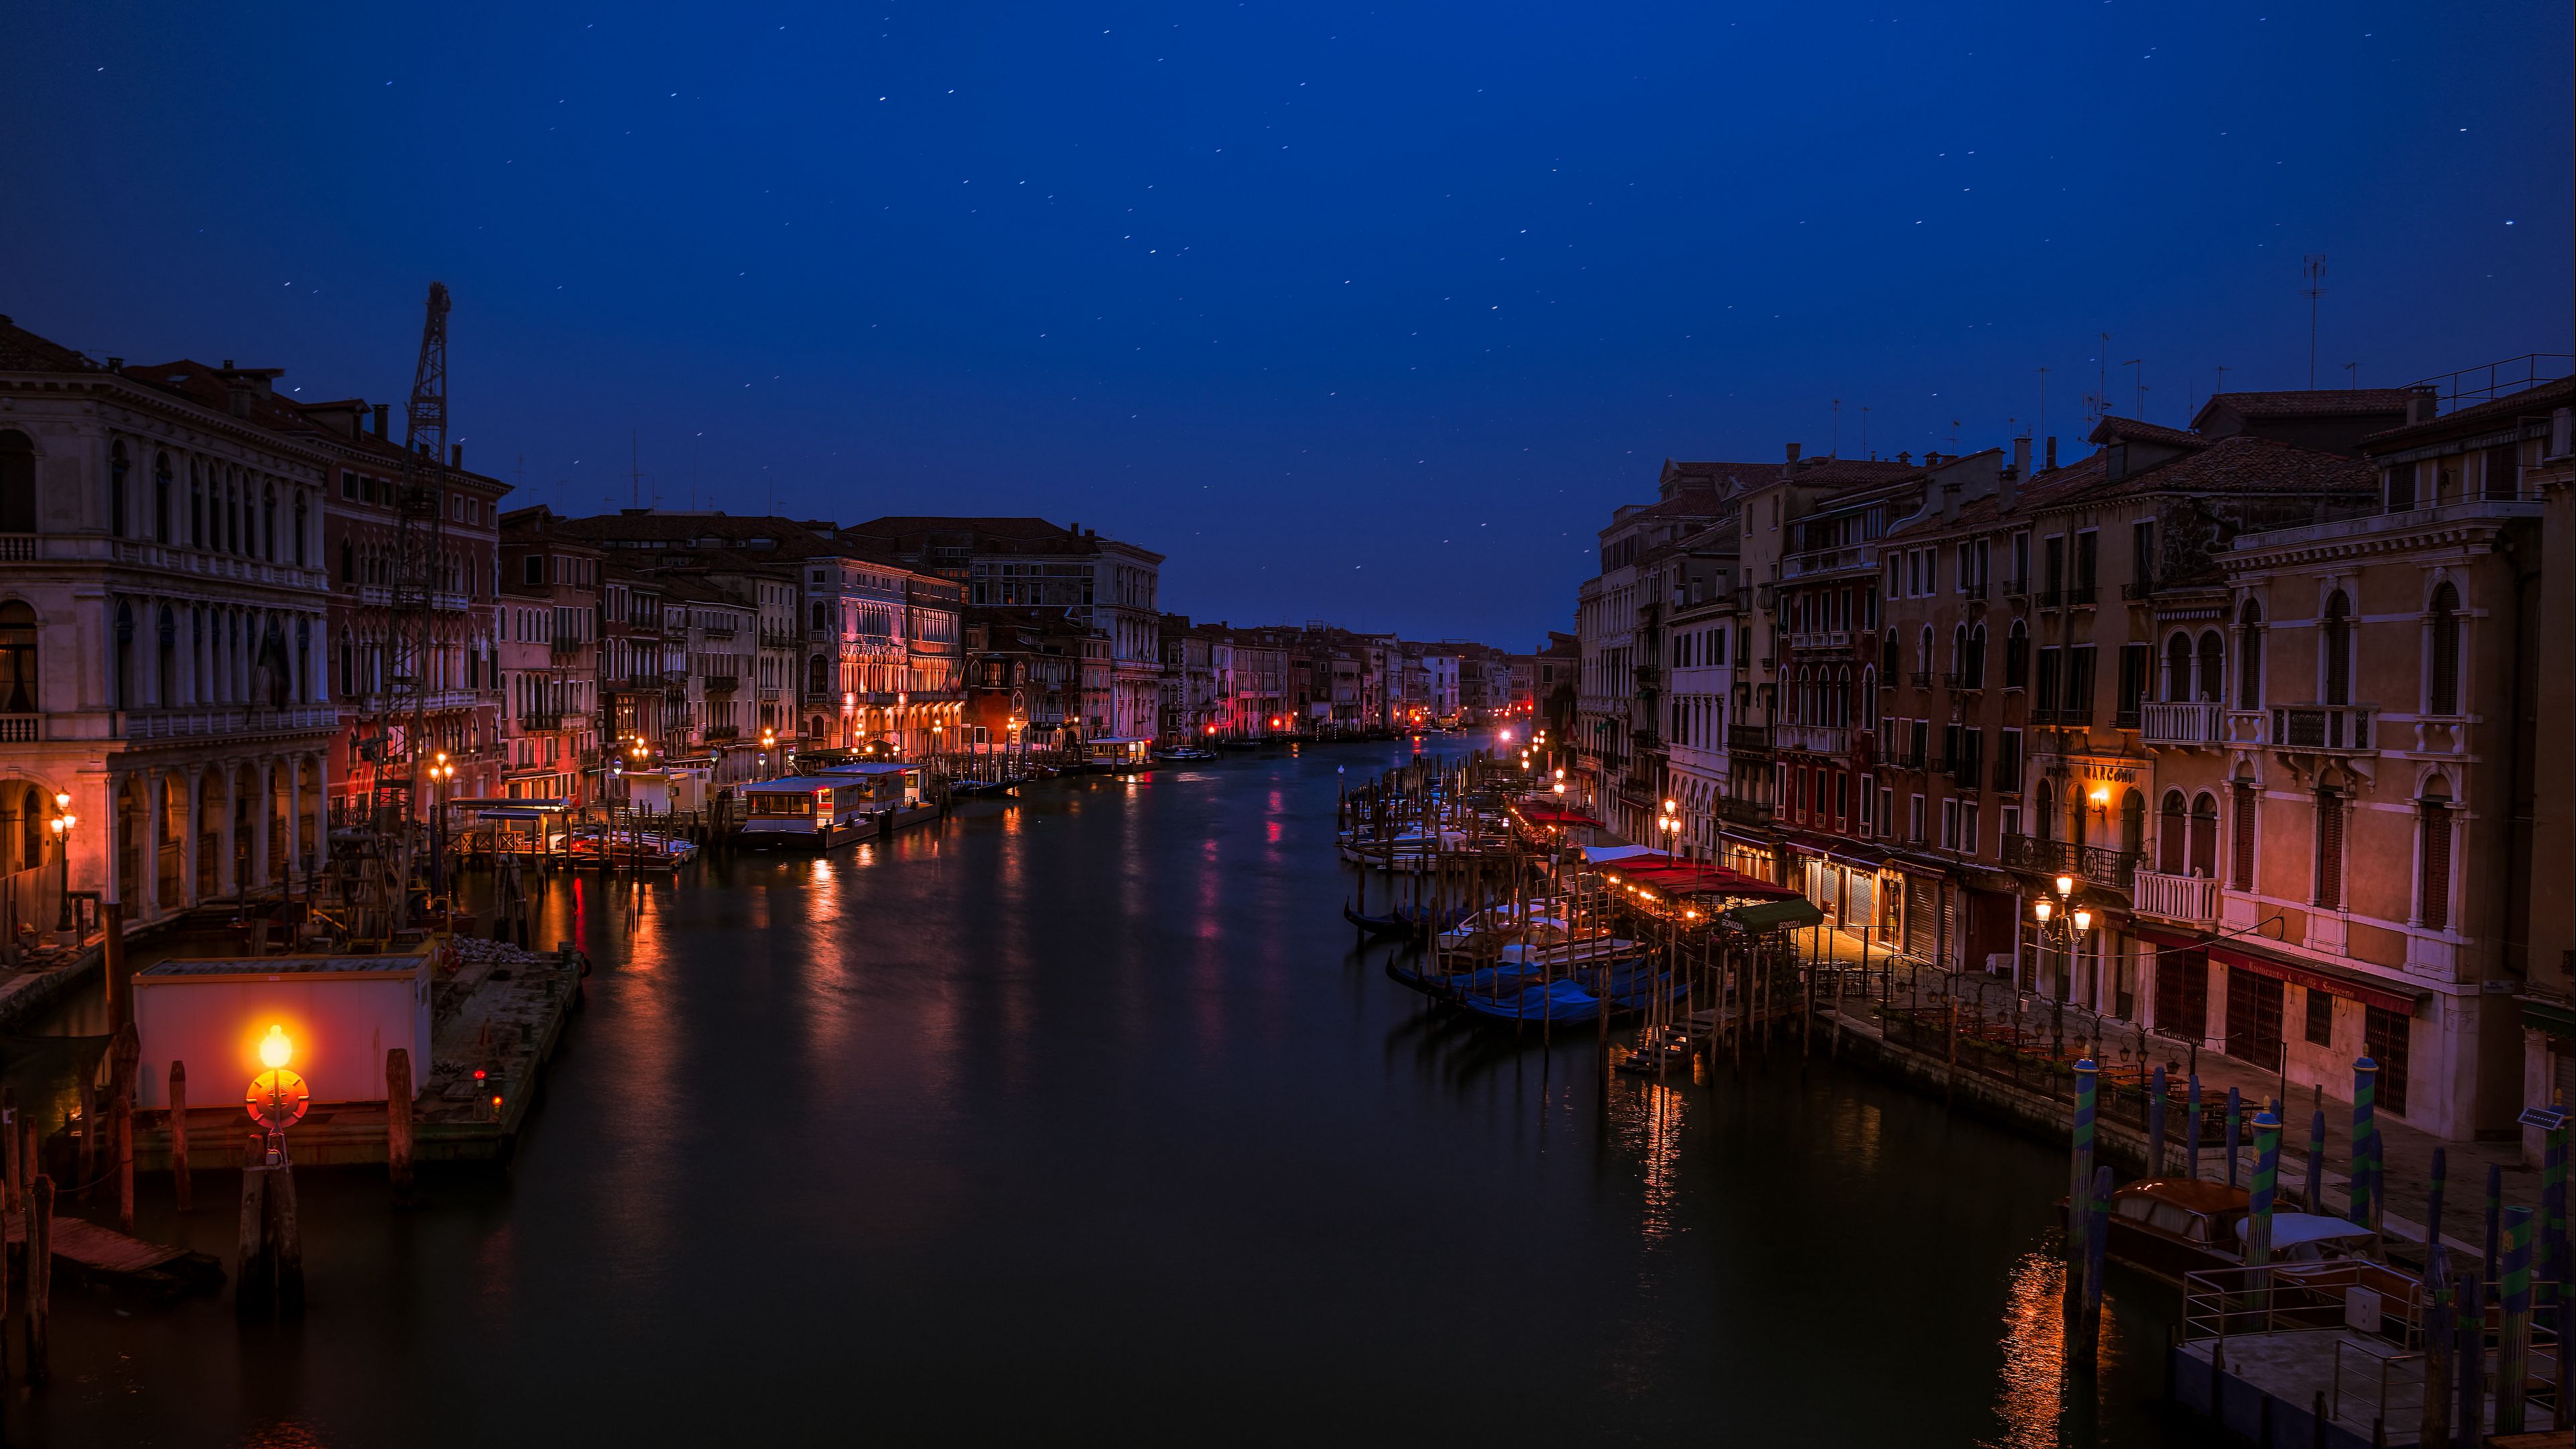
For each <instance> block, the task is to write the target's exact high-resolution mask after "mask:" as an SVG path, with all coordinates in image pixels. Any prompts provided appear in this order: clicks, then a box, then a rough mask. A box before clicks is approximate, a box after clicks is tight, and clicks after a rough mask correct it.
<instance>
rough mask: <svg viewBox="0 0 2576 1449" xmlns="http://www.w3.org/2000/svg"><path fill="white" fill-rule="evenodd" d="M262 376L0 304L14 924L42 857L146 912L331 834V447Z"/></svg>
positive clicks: (323, 852)
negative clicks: (110, 353)
mask: <svg viewBox="0 0 2576 1449" xmlns="http://www.w3.org/2000/svg"><path fill="white" fill-rule="evenodd" d="M277 376H278V372H277V370H275V369H270V368H236V367H234V366H232V365H231V364H230V363H229V362H227V363H226V364H225V365H223V366H222V367H208V366H205V365H204V364H201V363H197V362H192V361H182V362H174V363H168V364H163V365H160V366H156V367H138V368H127V367H125V366H123V364H122V362H121V360H119V359H114V358H110V359H108V360H107V361H106V362H105V363H104V364H102V363H99V362H94V361H92V360H91V359H89V358H87V357H85V356H83V355H81V354H80V353H78V352H75V351H73V350H72V349H70V348H67V347H63V346H61V345H60V344H57V343H54V342H51V341H49V340H47V339H45V338H43V337H40V336H37V335H36V334H34V333H31V332H28V331H26V330H25V329H23V328H20V327H18V326H16V325H15V324H14V323H12V322H10V321H9V320H8V319H6V318H0V747H5V749H0V874H5V877H6V879H7V880H8V882H9V888H8V892H7V897H6V899H7V902H8V905H7V909H8V912H9V914H10V916H11V917H12V919H11V920H10V921H9V922H8V924H9V926H10V928H11V929H12V930H13V931H14V932H15V934H14V935H13V937H12V938H11V940H10V941H9V943H8V944H9V945H10V946H11V947H12V948H14V947H15V946H16V945H18V944H19V943H21V942H23V941H26V940H28V939H30V938H31V937H32V936H33V935H34V934H35V933H39V932H42V931H46V930H50V929H52V927H53V926H54V923H55V917H56V912H57V910H58V909H59V906H60V904H61V903H60V900H59V898H58V895H57V894H56V891H57V885H56V884H52V883H48V873H47V872H46V871H45V870H44V867H45V866H46V865H47V864H49V863H51V864H54V865H55V867H56V868H55V870H54V872H52V873H51V879H52V881H53V882H57V883H58V882H59V881H60V880H61V879H62V877H63V874H64V873H65V870H66V866H65V865H64V864H63V862H65V861H67V862H68V865H67V871H68V878H69V882H70V887H71V889H72V890H73V891H76V892H78V891H91V892H95V893H96V895H97V897H98V898H99V899H100V900H101V901H102V902H105V903H110V904H114V905H116V906H118V907H120V908H121V909H122V910H123V912H124V914H125V917H126V919H128V920H151V919H156V918H159V917H163V916H167V915H170V914H172V913H174V912H177V911H179V910H182V909H185V908H186V907H188V906H191V905H194V904H196V903H198V902H202V901H209V900H218V899H234V898H241V897H244V896H247V895H250V894H252V893H255V892H258V891H261V890H265V889H271V888H276V887H279V886H282V885H283V884H284V883H285V881H286V880H287V878H288V876H289V874H290V873H291V872H300V871H306V870H310V869H312V868H314V867H315V866H318V865H319V864H320V863H321V862H322V861H323V860H324V859H326V858H327V856H328V853H329V839H328V827H329V793H330V752H331V742H332V738H333V736H334V734H335V733H336V732H337V730H338V727H339V716H338V712H337V710H336V709H335V708H334V707H333V705H332V703H331V697H330V683H329V671H328V669H327V667H326V661H327V658H328V651H327V643H326V641H327V640H328V639H329V637H330V609H331V592H330V591H331V584H330V575H329V573H328V571H327V570H326V569H325V568H324V567H323V537H324V535H323V526H322V525H323V495H324V490H325V489H326V488H327V487H328V486H329V485H330V483H331V477H332V474H331V460H330V458H329V457H328V456H327V455H326V454H325V453H324V452H323V451H322V450H320V449H318V448H317V447H315V446H314V445H313V443H312V442H311V441H310V440H309V439H308V438H307V437H306V436H305V434H306V425H305V423H304V420H303V419H302V417H301V416H300V415H298V414H297V413H296V411H295V410H294V409H293V408H292V407H291V406H289V405H288V404H287V403H285V402H284V401H283V400H281V399H279V398H278V397H277V395H276V392H275V389H274V387H273V384H274V382H275V381H276V378H277ZM58 800H60V801H64V802H66V803H65V804H58V803H57V802H58ZM65 814H68V815H69V816H70V817H71V818H72V819H73V820H75V821H76V822H77V823H76V824H75V825H74V826H73V828H72V829H71V831H70V833H69V835H68V837H66V838H64V840H63V845H61V846H57V845H56V843H55V842H56V839H57V837H56V835H55V833H54V831H53V829H52V827H51V826H50V825H49V823H48V822H50V821H53V820H55V819H57V818H60V817H61V816H62V815H65ZM49 858H50V859H49Z"/></svg>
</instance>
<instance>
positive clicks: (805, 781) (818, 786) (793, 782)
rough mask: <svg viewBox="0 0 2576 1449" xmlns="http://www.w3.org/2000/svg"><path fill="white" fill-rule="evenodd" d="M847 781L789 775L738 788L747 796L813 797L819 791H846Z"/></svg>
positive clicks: (827, 776)
mask: <svg viewBox="0 0 2576 1449" xmlns="http://www.w3.org/2000/svg"><path fill="white" fill-rule="evenodd" d="M849 786H850V782H849V781H848V780H847V779H834V778H833V777H832V776H830V775H788V776H785V777H784V778H781V779H776V780H755V781H752V782H751V783H749V784H747V785H742V786H738V787H737V788H738V789H740V790H741V791H742V793H744V794H746V795H811V794H814V793H815V792H816V791H819V790H846V789H848V788H849Z"/></svg>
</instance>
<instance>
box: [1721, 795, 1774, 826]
mask: <svg viewBox="0 0 2576 1449" xmlns="http://www.w3.org/2000/svg"><path fill="white" fill-rule="evenodd" d="M1716 804H1717V818H1718V819H1720V820H1732V821H1734V822H1736V823H1737V824H1739V825H1768V824H1770V823H1771V807H1770V806H1768V805H1765V804H1763V803H1762V802H1761V801H1759V800H1738V799H1736V798H1735V797H1734V796H1732V795H1721V796H1719V797H1718V798H1717V802H1716Z"/></svg>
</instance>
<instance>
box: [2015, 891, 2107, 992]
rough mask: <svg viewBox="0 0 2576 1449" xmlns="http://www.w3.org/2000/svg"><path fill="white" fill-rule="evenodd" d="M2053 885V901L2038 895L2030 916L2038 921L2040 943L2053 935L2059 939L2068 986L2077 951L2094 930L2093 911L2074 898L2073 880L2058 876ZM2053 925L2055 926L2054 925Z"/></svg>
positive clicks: (2032, 903)
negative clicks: (2065, 964) (2065, 963)
mask: <svg viewBox="0 0 2576 1449" xmlns="http://www.w3.org/2000/svg"><path fill="white" fill-rule="evenodd" d="M2055 884H2056V886H2057V894H2056V896H2055V897H2053V898H2052V897H2049V896H2041V897H2040V898H2039V899H2037V900H2035V901H2032V902H2031V903H2030V913H2031V915H2032V916H2033V917H2035V918H2036V919H2037V920H2038V922H2039V930H2040V940H2041V942H2042V944H2046V943H2047V941H2048V938H2049V937H2050V936H2052V935H2055V936H2057V937H2058V938H2059V945H2058V949H2059V950H2061V951H2063V952H2065V953H2066V962H2067V974H2068V977H2069V978H2070V984H2071V982H2072V977H2073V975H2074V969H2075V952H2076V948H2077V947H2079V946H2081V945H2082V944H2083V942H2084V938H2085V936H2086V935H2087V934H2088V933H2090V932H2091V931H2092V929H2093V912H2092V910H2091V909H2090V908H2088V907H2086V906H2084V905H2082V904H2079V903H2078V902H2077V901H2076V900H2075V899H2074V896H2075V877H2073V876H2071V875H2061V876H2059V877H2058V878H2057V880H2056V882H2055ZM2052 923H2054V924H2053V926H2052Z"/></svg>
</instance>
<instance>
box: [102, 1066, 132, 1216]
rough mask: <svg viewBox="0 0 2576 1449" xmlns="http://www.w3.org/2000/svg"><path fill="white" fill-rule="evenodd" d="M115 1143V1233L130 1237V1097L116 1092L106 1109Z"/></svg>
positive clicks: (127, 1093)
mask: <svg viewBox="0 0 2576 1449" xmlns="http://www.w3.org/2000/svg"><path fill="white" fill-rule="evenodd" d="M107 1115H108V1125H109V1126H110V1127H111V1128H113V1129H114V1135H115V1140H116V1230H117V1231H118V1232H120V1233H124V1234H126V1235H127V1236H129V1237H130V1236H132V1235H133V1233H134V1094H133V1093H132V1092H127V1091H119V1092H118V1093H117V1094H116V1101H115V1102H114V1104H112V1105H111V1106H110V1107H109V1108H108V1114H107Z"/></svg>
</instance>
